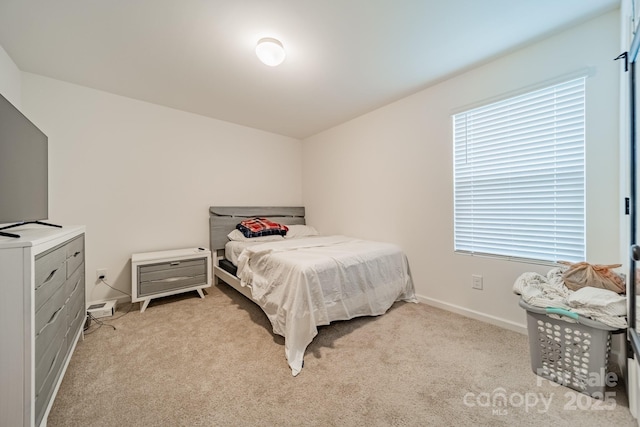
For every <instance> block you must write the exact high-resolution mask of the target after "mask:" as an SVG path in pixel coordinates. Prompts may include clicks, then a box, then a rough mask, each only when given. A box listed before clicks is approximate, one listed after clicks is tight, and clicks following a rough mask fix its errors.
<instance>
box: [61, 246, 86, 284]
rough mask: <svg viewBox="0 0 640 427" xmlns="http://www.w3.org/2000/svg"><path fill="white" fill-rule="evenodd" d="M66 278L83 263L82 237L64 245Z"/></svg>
mask: <svg viewBox="0 0 640 427" xmlns="http://www.w3.org/2000/svg"><path fill="white" fill-rule="evenodd" d="M65 250H66V259H67V277H69V276H71V275H72V274H73V273H74V272H75V271H76V269H77V268H78V267H79V266H80V265H81V264H82V263H83V262H84V236H78V237H76V238H75V239H73V240H72V241H70V242H69V243H67V244H66V245H65Z"/></svg>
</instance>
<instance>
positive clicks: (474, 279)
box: [471, 274, 482, 291]
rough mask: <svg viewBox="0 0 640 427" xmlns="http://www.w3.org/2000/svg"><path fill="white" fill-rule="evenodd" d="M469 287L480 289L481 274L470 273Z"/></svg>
mask: <svg viewBox="0 0 640 427" xmlns="http://www.w3.org/2000/svg"><path fill="white" fill-rule="evenodd" d="M471 287H472V288H473V289H478V290H480V291H481V290H482V276H480V275H479V274H472V275H471Z"/></svg>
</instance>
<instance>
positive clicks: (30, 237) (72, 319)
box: [0, 226, 86, 426]
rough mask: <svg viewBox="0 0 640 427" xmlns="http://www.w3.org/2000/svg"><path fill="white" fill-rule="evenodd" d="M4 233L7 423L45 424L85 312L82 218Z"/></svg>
mask: <svg viewBox="0 0 640 427" xmlns="http://www.w3.org/2000/svg"><path fill="white" fill-rule="evenodd" d="M19 230H20V231H19V234H20V236H21V237H20V238H18V239H13V238H5V237H0V292H1V294H0V295H1V296H2V297H1V298H0V343H2V351H0V425H2V426H5V425H6V426H39V425H46V423H47V416H48V414H49V411H50V409H51V406H52V404H53V400H54V398H55V395H56V393H57V392H58V388H59V387H60V383H61V382H62V377H63V376H64V373H65V371H66V369H67V366H68V364H69V360H70V359H71V355H72V354H73V351H74V349H75V346H76V343H77V341H78V338H79V337H80V336H81V334H82V330H83V325H84V322H85V318H86V311H85V310H86V308H85V289H84V283H85V268H84V231H85V228H84V227H83V226H67V227H64V228H62V229H60V228H55V229H54V228H48V227H42V226H23V227H21V228H20V229H19Z"/></svg>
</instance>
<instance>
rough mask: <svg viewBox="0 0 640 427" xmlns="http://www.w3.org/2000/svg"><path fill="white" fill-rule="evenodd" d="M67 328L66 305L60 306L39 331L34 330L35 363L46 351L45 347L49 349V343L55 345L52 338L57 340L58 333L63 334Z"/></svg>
mask: <svg viewBox="0 0 640 427" xmlns="http://www.w3.org/2000/svg"><path fill="white" fill-rule="evenodd" d="M67 328H68V322H67V307H66V306H62V307H60V308H59V309H58V310H57V311H56V312H55V313H53V316H52V317H51V319H50V320H49V322H47V323H46V324H45V325H44V327H43V328H42V329H41V330H40V332H39V333H38V331H36V351H35V361H36V365H38V364H39V363H40V361H41V360H42V358H43V357H44V355H45V353H46V352H47V349H49V348H50V347H51V345H53V346H56V343H53V342H54V340H55V339H58V340H59V339H60V336H59V334H60V333H62V334H63V335H64V334H65V333H66V331H67ZM52 343H53V344H52Z"/></svg>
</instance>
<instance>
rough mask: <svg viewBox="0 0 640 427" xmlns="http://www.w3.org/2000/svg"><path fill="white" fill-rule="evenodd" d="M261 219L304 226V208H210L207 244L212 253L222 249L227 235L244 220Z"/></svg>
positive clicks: (226, 240)
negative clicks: (208, 243)
mask: <svg viewBox="0 0 640 427" xmlns="http://www.w3.org/2000/svg"><path fill="white" fill-rule="evenodd" d="M253 217H261V218H267V219H269V220H271V221H273V222H277V223H280V224H285V225H294V224H305V221H304V206H211V207H210V208H209V242H210V245H211V250H212V251H217V250H219V249H224V245H226V244H227V242H228V241H229V239H228V238H227V234H229V233H230V232H231V231H232V230H234V229H235V228H236V225H237V224H238V223H239V222H240V221H242V220H243V219H245V218H253Z"/></svg>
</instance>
